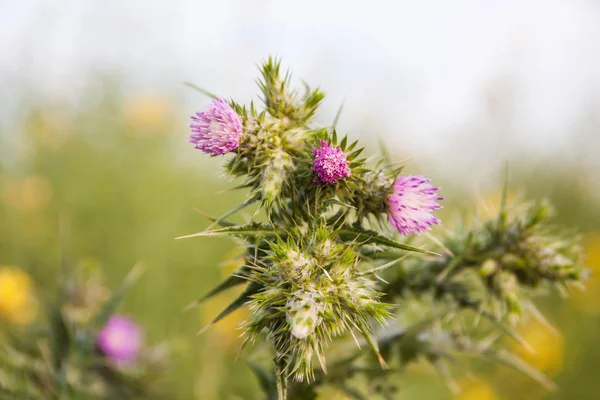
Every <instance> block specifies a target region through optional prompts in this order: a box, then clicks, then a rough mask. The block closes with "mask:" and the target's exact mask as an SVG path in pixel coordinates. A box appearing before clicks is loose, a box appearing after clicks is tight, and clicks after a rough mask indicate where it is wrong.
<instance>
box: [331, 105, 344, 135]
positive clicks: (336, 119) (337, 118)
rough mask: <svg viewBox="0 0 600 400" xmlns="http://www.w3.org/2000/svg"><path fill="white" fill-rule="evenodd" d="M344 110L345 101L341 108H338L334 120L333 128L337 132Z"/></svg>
mask: <svg viewBox="0 0 600 400" xmlns="http://www.w3.org/2000/svg"><path fill="white" fill-rule="evenodd" d="M343 109H344V101H342V104H340V108H338V110H337V113H335V118H334V119H333V124H331V127H332V128H333V129H334V130H335V128H336V126H337V124H338V122H339V121H340V116H341V115H342V110H343Z"/></svg>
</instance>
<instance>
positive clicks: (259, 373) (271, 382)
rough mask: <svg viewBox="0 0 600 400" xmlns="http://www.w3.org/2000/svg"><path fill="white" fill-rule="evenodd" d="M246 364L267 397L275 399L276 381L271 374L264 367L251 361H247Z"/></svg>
mask: <svg viewBox="0 0 600 400" xmlns="http://www.w3.org/2000/svg"><path fill="white" fill-rule="evenodd" d="M248 365H249V366H250V369H251V370H252V372H254V375H255V376H256V378H257V379H258V383H259V385H260V387H261V389H262V390H263V391H264V392H265V395H266V396H267V399H268V400H277V382H276V381H275V378H274V376H273V374H269V373H268V372H267V371H265V369H264V368H262V367H261V366H260V365H257V364H255V363H253V362H252V361H249V362H248Z"/></svg>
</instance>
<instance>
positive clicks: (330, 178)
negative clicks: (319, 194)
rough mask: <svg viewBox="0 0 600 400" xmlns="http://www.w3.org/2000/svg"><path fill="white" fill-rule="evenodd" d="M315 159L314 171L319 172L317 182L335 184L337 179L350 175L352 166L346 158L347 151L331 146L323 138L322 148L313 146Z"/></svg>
mask: <svg viewBox="0 0 600 400" xmlns="http://www.w3.org/2000/svg"><path fill="white" fill-rule="evenodd" d="M313 153H314V155H315V161H314V166H313V172H314V173H315V174H317V179H315V180H314V182H315V183H319V184H321V185H323V186H325V185H328V184H330V185H333V184H335V183H336V182H337V181H339V180H340V179H343V178H347V177H349V176H350V167H349V166H348V160H347V159H346V153H344V152H343V151H342V149H340V148H339V147H333V146H330V145H329V143H327V142H326V141H324V140H321V148H318V147H315V148H313Z"/></svg>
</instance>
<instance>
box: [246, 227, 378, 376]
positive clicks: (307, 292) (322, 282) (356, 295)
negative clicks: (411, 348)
mask: <svg viewBox="0 0 600 400" xmlns="http://www.w3.org/2000/svg"><path fill="white" fill-rule="evenodd" d="M268 245H269V248H270V250H269V251H268V252H267V254H268V255H267V257H265V258H263V259H262V261H261V264H260V265H257V266H256V267H255V269H256V270H257V271H260V272H257V273H256V274H254V275H253V276H252V279H253V280H254V281H255V282H259V283H260V285H261V286H262V287H263V289H262V290H260V291H258V292H257V293H256V294H255V295H253V298H252V300H251V301H250V308H251V310H253V315H252V316H251V317H250V319H249V320H248V322H247V323H246V325H245V330H246V334H247V335H248V338H247V342H252V341H254V339H255V338H256V336H258V335H259V334H261V332H263V331H264V330H266V331H267V332H268V333H269V337H272V338H273V340H274V344H275V349H276V352H277V354H278V357H279V358H281V360H282V361H283V362H284V363H285V365H286V370H287V371H288V373H289V374H293V376H294V377H295V378H296V380H298V381H303V380H305V379H308V380H312V379H313V378H314V371H313V368H312V359H313V357H315V356H316V358H317V359H318V360H319V363H320V364H321V366H322V368H323V369H324V370H325V368H326V367H325V358H324V354H323V353H324V350H325V348H326V347H328V346H329V344H330V342H331V340H332V338H334V337H337V336H341V335H342V334H344V333H345V332H349V331H354V330H357V331H359V332H360V333H362V334H363V335H364V334H367V332H368V331H369V330H370V323H371V320H375V321H377V322H379V323H383V322H384V320H385V318H387V317H388V316H389V313H388V311H387V309H388V307H389V306H388V305H387V304H384V303H381V302H380V301H379V297H380V294H379V293H378V292H377V291H376V290H374V287H373V286H374V285H373V284H372V282H371V280H370V279H369V278H368V277H366V276H364V274H361V272H360V271H359V270H358V269H357V268H356V264H357V262H358V254H357V253H356V252H355V250H354V248H353V247H352V246H347V245H345V244H343V243H341V242H339V241H338V240H336V239H335V235H331V234H329V233H328V232H327V229H326V228H325V227H324V226H319V227H316V228H314V229H311V230H310V231H309V232H307V235H305V236H302V237H292V236H289V237H288V238H287V240H286V241H285V242H283V241H281V240H279V241H277V242H274V243H273V242H269V244H268Z"/></svg>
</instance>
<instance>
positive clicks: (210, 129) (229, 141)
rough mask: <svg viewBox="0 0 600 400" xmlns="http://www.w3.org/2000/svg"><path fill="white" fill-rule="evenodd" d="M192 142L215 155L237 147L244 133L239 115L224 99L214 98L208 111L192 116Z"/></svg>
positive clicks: (207, 152) (197, 147)
mask: <svg viewBox="0 0 600 400" xmlns="http://www.w3.org/2000/svg"><path fill="white" fill-rule="evenodd" d="M192 120H193V121H194V123H193V124H191V125H190V127H191V128H192V134H191V135H190V143H194V144H195V145H196V146H195V148H196V149H199V150H202V151H203V152H204V153H206V154H211V155H213V156H216V155H219V154H225V153H227V152H229V151H231V150H234V149H236V148H237V147H238V146H239V143H240V136H241V135H242V122H241V120H240V117H239V115H237V114H236V112H235V111H234V110H233V108H231V107H230V106H229V104H227V103H226V102H225V101H224V100H221V99H218V100H214V101H213V103H212V104H211V105H210V107H208V109H207V110H206V111H202V112H198V113H196V115H193V116H192Z"/></svg>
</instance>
